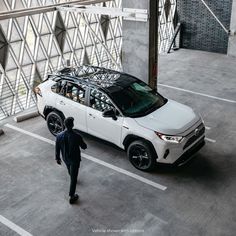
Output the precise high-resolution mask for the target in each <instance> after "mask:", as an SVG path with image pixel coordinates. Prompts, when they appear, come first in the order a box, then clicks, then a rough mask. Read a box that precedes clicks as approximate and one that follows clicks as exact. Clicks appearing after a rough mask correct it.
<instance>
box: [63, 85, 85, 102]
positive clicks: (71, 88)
mask: <svg viewBox="0 0 236 236" xmlns="http://www.w3.org/2000/svg"><path fill="white" fill-rule="evenodd" d="M65 97H67V98H69V99H71V100H73V101H75V102H78V103H81V104H84V103H85V89H84V88H82V87H81V86H79V85H77V84H73V83H70V82H67V85H66V89H65Z"/></svg>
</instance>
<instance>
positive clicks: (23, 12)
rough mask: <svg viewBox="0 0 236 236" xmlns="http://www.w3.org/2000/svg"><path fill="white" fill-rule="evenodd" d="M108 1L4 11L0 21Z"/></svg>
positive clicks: (90, 1) (81, 0) (93, 0)
mask: <svg viewBox="0 0 236 236" xmlns="http://www.w3.org/2000/svg"><path fill="white" fill-rule="evenodd" d="M108 1H109V0H76V1H71V2H67V3H65V2H64V3H58V4H51V5H46V6H38V7H29V8H23V9H17V10H12V11H4V12H0V20H6V19H11V18H18V17H23V16H30V15H36V14H40V13H47V12H51V11H56V10H57V8H58V7H60V6H68V5H69V4H80V5H90V4H96V3H101V2H108Z"/></svg>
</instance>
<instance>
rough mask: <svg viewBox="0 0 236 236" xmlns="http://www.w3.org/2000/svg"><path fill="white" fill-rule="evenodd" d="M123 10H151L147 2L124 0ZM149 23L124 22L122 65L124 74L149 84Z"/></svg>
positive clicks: (143, 0) (144, 0)
mask: <svg viewBox="0 0 236 236" xmlns="http://www.w3.org/2000/svg"><path fill="white" fill-rule="evenodd" d="M123 8H140V9H149V1H147V0H139V1H137V0H123ZM148 48H149V26H148V22H139V21H123V46H122V62H123V63H122V64H123V69H124V72H127V73H130V74H132V75H134V76H136V77H138V78H140V79H141V80H143V81H145V82H147V83H148V63H149V60H148V57H149V55H148Z"/></svg>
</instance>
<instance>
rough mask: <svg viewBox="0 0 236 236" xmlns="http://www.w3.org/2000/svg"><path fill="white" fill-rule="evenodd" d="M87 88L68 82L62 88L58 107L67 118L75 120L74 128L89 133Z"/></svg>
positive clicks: (57, 103) (57, 102)
mask: <svg viewBox="0 0 236 236" xmlns="http://www.w3.org/2000/svg"><path fill="white" fill-rule="evenodd" d="M85 93H86V86H85V85H78V84H74V83H72V82H66V83H65V84H64V86H63V87H62V91H61V92H60V96H58V98H57V101H56V107H57V109H58V110H60V111H61V112H63V114H64V115H65V117H69V116H71V117H73V118H74V127H75V128H76V129H79V130H81V131H84V132H87V117H86V112H87V106H86V100H85Z"/></svg>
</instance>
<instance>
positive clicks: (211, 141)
mask: <svg viewBox="0 0 236 236" xmlns="http://www.w3.org/2000/svg"><path fill="white" fill-rule="evenodd" d="M205 140H206V141H208V142H210V143H215V142H216V140H214V139H210V138H205Z"/></svg>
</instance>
